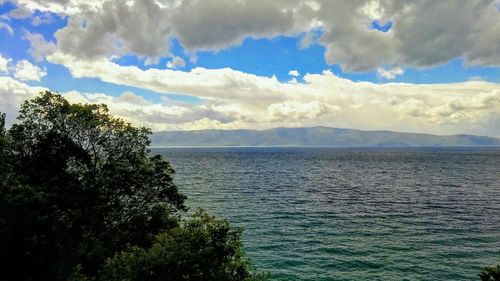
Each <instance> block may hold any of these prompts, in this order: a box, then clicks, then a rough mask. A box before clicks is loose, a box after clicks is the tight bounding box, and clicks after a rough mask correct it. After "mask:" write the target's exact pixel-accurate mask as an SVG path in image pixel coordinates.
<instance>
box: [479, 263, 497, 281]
mask: <svg viewBox="0 0 500 281" xmlns="http://www.w3.org/2000/svg"><path fill="white" fill-rule="evenodd" d="M479 277H480V278H481V280H482V281H500V264H499V265H497V266H491V267H489V266H487V267H485V268H484V269H483V271H481V273H479Z"/></svg>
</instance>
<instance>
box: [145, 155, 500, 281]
mask: <svg viewBox="0 0 500 281" xmlns="http://www.w3.org/2000/svg"><path fill="white" fill-rule="evenodd" d="M153 152H155V153H160V154H162V155H164V156H165V157H166V158H167V159H168V160H169V161H170V162H171V163H172V165H173V167H174V168H175V170H176V176H175V180H176V183H177V185H178V186H179V188H180V190H181V191H182V192H183V193H184V194H186V195H187V196H188V197H189V199H188V206H190V207H192V208H196V207H203V208H205V209H207V210H208V211H209V212H211V213H214V214H216V215H218V216H221V217H225V218H228V219H229V220H230V221H231V223H232V224H233V225H238V226H243V227H244V228H245V233H244V237H243V238H244V243H245V249H246V251H247V253H248V254H249V256H250V257H251V258H252V260H253V262H254V264H255V265H256V266H257V267H258V268H259V269H262V270H266V271H269V272H270V273H271V274H272V280H478V277H477V274H478V271H479V270H480V268H481V267H482V266H485V265H490V264H493V263H495V262H500V148H394V149H391V148H167V149H154V150H153Z"/></svg>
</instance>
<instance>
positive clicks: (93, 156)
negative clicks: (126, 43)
mask: <svg viewBox="0 0 500 281" xmlns="http://www.w3.org/2000/svg"><path fill="white" fill-rule="evenodd" d="M18 120H19V124H15V125H13V126H12V127H11V128H10V129H9V130H6V129H5V126H4V123H5V115H1V118H0V157H2V158H1V160H2V161H0V162H1V164H0V165H1V167H0V168H2V171H1V172H0V249H1V252H0V264H1V265H2V267H3V270H2V273H0V274H3V276H2V278H1V279H2V280H67V279H68V278H70V277H71V278H76V277H78V278H80V279H82V278H88V279H90V280H92V279H99V273H100V272H103V274H105V273H106V274H107V272H109V271H110V270H111V265H113V264H117V263H116V262H114V263H113V262H112V261H114V260H117V259H118V258H117V257H118V256H120V255H124V254H122V253H129V256H130V253H135V254H139V253H141V251H144V252H147V251H149V250H147V249H154V248H155V247H156V248H157V247H158V246H155V245H158V243H159V241H161V237H165V235H168V233H170V234H172V233H174V232H175V231H177V232H179V233H183V234H186V235H188V234H189V232H190V231H191V230H192V229H191V228H189V226H190V225H192V223H191V222H185V221H184V220H182V219H181V218H180V214H181V213H182V212H183V211H186V209H187V208H186V207H185V205H184V201H185V196H183V195H182V194H180V193H179V192H178V189H177V187H176V186H175V184H174V183H173V180H172V175H173V173H174V171H173V169H172V168H171V167H170V165H169V163H168V162H167V161H165V160H164V159H163V158H162V157H161V156H158V155H156V156H151V155H150V151H149V149H148V146H149V144H150V142H149V138H148V135H149V134H150V131H149V130H148V129H146V128H136V127H133V126H131V125H130V124H128V123H125V122H124V121H122V120H120V119H116V118H113V117H112V116H111V115H110V114H109V112H108V109H107V107H106V106H105V105H102V104H101V105H95V104H71V103H69V102H68V101H67V100H65V99H64V98H63V97H62V96H60V95H57V94H53V93H51V92H44V93H41V95H40V96H38V97H36V98H34V99H32V100H29V101H26V102H24V104H23V105H22V106H21V110H20V115H19V117H18ZM195 221H196V220H195ZM203 222H204V223H207V225H206V226H203V227H209V225H212V226H216V229H218V228H217V227H219V228H220V230H221V231H222V229H223V226H224V224H214V221H208V220H203ZM193 223H194V221H193ZM177 232H176V233H177ZM198 234H200V235H201V234H202V233H201V232H199V233H198ZM193 235H196V234H193ZM217 238H220V239H221V240H220V241H217V240H216V241H214V242H216V243H222V244H224V243H229V242H231V243H233V245H235V248H234V249H233V250H234V251H233V252H231V253H230V257H231V258H230V259H228V260H227V262H223V263H221V264H217V266H221V267H227V266H231V265H229V262H230V261H233V259H235V260H236V261H237V263H235V264H234V265H235V266H236V265H243V264H244V265H245V266H242V267H239V270H243V271H244V272H245V274H243V275H240V276H241V277H242V279H227V280H244V279H245V278H247V277H248V276H250V274H249V273H248V269H247V267H246V264H247V262H246V261H245V259H244V257H243V255H241V245H240V244H238V243H236V244H234V243H235V242H236V241H235V240H234V238H237V240H238V241H239V236H237V237H236V236H234V235H230V236H221V237H217ZM200 239H202V237H200ZM231 239H233V240H231ZM179 249H181V248H178V247H172V248H169V251H171V250H172V251H173V250H179ZM184 250H185V251H188V250H190V251H191V250H192V251H195V252H197V251H198V249H196V245H193V247H192V248H189V249H184ZM172 254H174V255H175V254H176V253H172ZM211 254H212V256H210V255H207V256H205V258H206V259H207V260H206V261H205V262H208V261H212V260H217V259H218V258H219V257H218V255H219V254H228V253H226V252H217V251H214V252H211ZM137 258H138V259H139V257H137ZM200 262H203V261H202V260H200ZM104 265H106V266H105V268H103V266H104ZM213 270H218V269H213ZM170 273H171V274H173V275H169V276H167V277H165V276H163V277H162V278H166V279H164V280H177V279H175V278H174V277H175V276H177V275H175V274H180V271H179V272H177V271H176V272H170ZM179 276H180V275H179ZM245 276H246V277H245ZM128 280H138V279H134V278H129V279H128ZM151 280H153V279H151ZM178 280H181V279H178ZM182 280H198V279H182ZM220 280H224V279H220Z"/></svg>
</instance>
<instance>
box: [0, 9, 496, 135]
mask: <svg viewBox="0 0 500 281" xmlns="http://www.w3.org/2000/svg"><path fill="white" fill-rule="evenodd" d="M43 90H51V91H55V92H58V93H61V94H62V95H64V96H65V97H66V98H67V99H68V100H70V101H71V102H75V103H105V104H107V105H108V107H109V109H110V112H111V113H112V114H114V115H116V116H119V117H121V118H123V119H125V120H127V121H128V122H131V123H132V124H134V125H139V126H146V127H149V128H152V129H153V131H165V130H200V129H268V128H275V127H304V126H307V127H311V126H328V127H339V128H355V129H362V130H393V131H404V132H422V133H433V134H440V135H447V134H459V133H466V134H477V135H487V136H496V137H500V0H489V1H488V0H443V1H434V0H421V1H418V0H415V1H410V0H369V1H351V0H350V1H347V0H345V1H337V0H282V1H281V0H275V1H268V0H231V1H229V0H203V1H202V0H182V1H181V0H175V1H173V0H172V1H171V0H168V1H167V0H128V1H121V0H120V1H118V0H113V1H101V0H100V1H92V0H44V1H27V0H13V1H5V0H0V112H5V113H6V114H7V123H8V124H12V123H13V122H15V117H16V115H17V111H18V109H19V106H20V104H21V103H22V102H23V101H24V100H26V99H29V98H32V97H34V96H36V95H37V93H38V92H40V91H43Z"/></svg>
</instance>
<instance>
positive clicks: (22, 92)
mask: <svg viewBox="0 0 500 281" xmlns="http://www.w3.org/2000/svg"><path fill="white" fill-rule="evenodd" d="M43 90H45V89H44V88H38V87H31V86H28V85H26V84H24V83H22V82H19V81H17V80H15V79H12V78H10V77H6V76H0V100H1V101H2V102H0V112H3V113H6V115H7V120H6V123H7V125H8V126H9V125H12V123H14V121H15V118H16V117H17V114H18V110H19V108H20V106H21V103H22V102H23V101H24V100H26V99H30V98H32V97H34V96H35V95H36V93H38V92H40V91H43Z"/></svg>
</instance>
